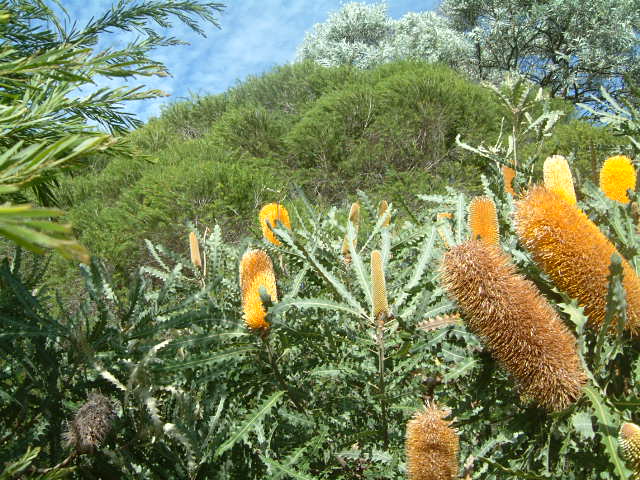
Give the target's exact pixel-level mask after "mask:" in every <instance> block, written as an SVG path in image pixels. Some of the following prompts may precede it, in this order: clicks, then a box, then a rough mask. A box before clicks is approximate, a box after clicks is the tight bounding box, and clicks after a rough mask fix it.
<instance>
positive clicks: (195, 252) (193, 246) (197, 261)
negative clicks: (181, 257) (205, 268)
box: [189, 232, 202, 268]
mask: <svg viewBox="0 0 640 480" xmlns="http://www.w3.org/2000/svg"><path fill="white" fill-rule="evenodd" d="M189 251H190V252H191V263H193V265H194V266H195V267H198V268H201V267H202V257H201V256H200V245H199V244H198V238H197V237H196V234H195V233H194V232H189Z"/></svg>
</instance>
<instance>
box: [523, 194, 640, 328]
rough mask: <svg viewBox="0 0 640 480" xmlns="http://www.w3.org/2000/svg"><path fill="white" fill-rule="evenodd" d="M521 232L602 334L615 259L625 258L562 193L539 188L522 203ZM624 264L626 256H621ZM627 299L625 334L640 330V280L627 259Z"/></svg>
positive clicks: (542, 265)
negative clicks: (614, 255)
mask: <svg viewBox="0 0 640 480" xmlns="http://www.w3.org/2000/svg"><path fill="white" fill-rule="evenodd" d="M515 222H516V232H517V234H518V237H519V238H520V241H521V242H522V243H523V244H524V246H525V247H526V248H527V250H529V251H530V252H531V254H532V256H533V259H534V261H535V262H536V263H537V264H538V266H539V267H540V268H541V269H542V270H543V271H544V272H545V273H546V274H547V275H548V276H549V277H550V278H551V280H552V281H553V283H554V284H555V285H556V286H557V287H558V288H560V289H561V290H563V291H564V292H566V293H567V294H568V295H569V296H571V297H573V298H575V299H577V300H578V303H579V304H580V305H581V306H583V307H584V311H585V314H586V315H587V316H588V317H589V325H590V326H592V327H593V328H596V329H597V328H600V327H601V326H602V323H603V321H604V317H605V312H606V298H607V290H608V276H609V266H610V264H611V255H612V254H614V253H617V254H618V255H620V254H619V252H618V251H617V249H616V247H615V246H614V245H613V244H612V243H611V242H610V241H609V239H607V238H606V237H605V236H604V235H603V233H602V232H601V231H600V230H599V229H598V227H597V226H596V225H595V224H594V223H593V222H592V221H591V220H590V219H589V218H588V217H587V215H585V214H584V213H583V212H582V211H580V210H578V209H577V208H575V207H571V206H569V205H567V204H566V202H565V201H564V200H563V199H562V198H561V197H560V196H559V195H557V194H556V193H553V192H549V191H548V190H546V189H545V188H543V187H534V188H533V189H532V190H531V191H530V192H529V193H528V195H527V196H526V197H525V198H523V199H522V200H519V201H518V202H516V212H515ZM620 257H621V258H622V255H620ZM622 268H623V281H622V284H623V286H624V289H625V291H626V299H627V324H626V325H625V328H627V329H628V330H630V331H631V332H632V333H637V332H638V329H639V327H640V279H638V275H637V274H636V272H635V270H634V269H633V268H632V267H631V265H629V262H627V261H626V260H625V259H624V258H622Z"/></svg>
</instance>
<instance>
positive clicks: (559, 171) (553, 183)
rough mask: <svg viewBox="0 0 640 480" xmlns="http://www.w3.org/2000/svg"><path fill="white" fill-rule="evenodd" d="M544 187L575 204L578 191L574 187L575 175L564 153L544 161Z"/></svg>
mask: <svg viewBox="0 0 640 480" xmlns="http://www.w3.org/2000/svg"><path fill="white" fill-rule="evenodd" d="M543 175H544V187H545V188H546V189H547V190H549V191H550V192H555V193H556V194H558V195H559V196H560V197H562V199H563V200H564V201H565V202H567V203H568V204H570V205H575V204H576V203H577V200H576V192H575V190H574V188H573V177H572V176H571V170H570V169H569V163H568V162H567V159H566V158H564V157H563V156H562V155H553V156H552V157H549V158H547V159H546V160H545V161H544V167H543Z"/></svg>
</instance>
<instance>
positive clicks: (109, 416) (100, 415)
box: [64, 393, 116, 453]
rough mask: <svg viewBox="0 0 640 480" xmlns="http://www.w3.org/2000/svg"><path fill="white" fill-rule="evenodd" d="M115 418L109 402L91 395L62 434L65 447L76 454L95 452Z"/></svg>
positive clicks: (100, 395)
mask: <svg viewBox="0 0 640 480" xmlns="http://www.w3.org/2000/svg"><path fill="white" fill-rule="evenodd" d="M115 418H116V412H115V408H114V406H113V403H112V402H111V400H109V399H108V398H107V397H105V396H104V395H102V394H99V393H91V394H90V395H89V399H88V400H87V402H86V403H85V404H84V405H82V407H80V409H79V410H78V411H77V412H76V415H75V417H73V420H72V421H71V423H70V424H69V425H68V430H67V432H65V433H64V440H65V441H66V444H67V446H68V447H71V448H74V449H75V450H76V452H78V453H93V452H95V451H96V449H98V448H99V447H100V445H101V444H102V442H104V441H105V439H106V438H107V436H108V435H109V432H110V431H111V428H112V427H113V421H114V420H115Z"/></svg>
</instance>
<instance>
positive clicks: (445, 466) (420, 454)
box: [406, 406, 460, 480]
mask: <svg viewBox="0 0 640 480" xmlns="http://www.w3.org/2000/svg"><path fill="white" fill-rule="evenodd" d="M447 415H448V412H446V411H443V410H440V409H438V408H437V407H435V406H429V407H427V408H426V410H424V411H423V412H417V413H416V414H415V415H414V416H413V418H411V420H409V421H408V422H407V437H406V450H407V473H408V474H409V480H453V479H455V478H457V476H458V451H459V449H460V446H459V440H458V434H457V433H456V432H455V430H454V429H453V428H451V422H450V421H447V420H444V417H446V416H447Z"/></svg>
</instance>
